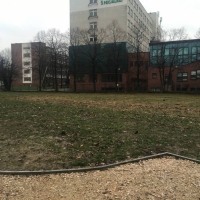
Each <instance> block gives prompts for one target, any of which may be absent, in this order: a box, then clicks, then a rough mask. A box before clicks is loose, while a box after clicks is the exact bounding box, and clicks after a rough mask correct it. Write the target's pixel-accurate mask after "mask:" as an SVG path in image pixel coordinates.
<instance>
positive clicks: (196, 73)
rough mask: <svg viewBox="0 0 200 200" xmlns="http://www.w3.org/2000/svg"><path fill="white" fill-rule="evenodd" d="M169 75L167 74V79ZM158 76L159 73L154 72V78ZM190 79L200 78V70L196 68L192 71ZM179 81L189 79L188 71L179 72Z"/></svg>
mask: <svg viewBox="0 0 200 200" xmlns="http://www.w3.org/2000/svg"><path fill="white" fill-rule="evenodd" d="M167 77H168V75H166V80H167ZM156 78H157V73H152V79H156ZM190 79H191V80H196V79H200V70H194V71H191V72H190ZM177 81H178V82H184V81H188V73H187V72H178V73H177Z"/></svg>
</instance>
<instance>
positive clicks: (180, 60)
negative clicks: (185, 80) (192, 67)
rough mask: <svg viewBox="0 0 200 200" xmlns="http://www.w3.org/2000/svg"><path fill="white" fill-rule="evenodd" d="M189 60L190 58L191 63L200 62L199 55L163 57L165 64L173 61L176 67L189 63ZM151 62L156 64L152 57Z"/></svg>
mask: <svg viewBox="0 0 200 200" xmlns="http://www.w3.org/2000/svg"><path fill="white" fill-rule="evenodd" d="M190 58H191V62H196V61H200V54H197V55H191V56H189V55H180V56H168V57H165V61H166V62H171V61H173V62H174V63H177V65H178V64H179V65H181V64H184V63H185V64H187V63H189V62H190ZM152 62H157V57H152ZM152 64H153V63H152Z"/></svg>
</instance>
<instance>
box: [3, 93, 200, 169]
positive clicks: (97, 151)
mask: <svg viewBox="0 0 200 200" xmlns="http://www.w3.org/2000/svg"><path fill="white" fill-rule="evenodd" d="M166 151H168V152H171V153H176V154H180V155H184V156H188V157H192V158H195V159H200V96H199V95H187V94H69V93H58V94H56V93H37V92H36V93H23V92H21V93H6V92H0V170H41V169H62V168H74V167H84V166H96V165H104V164H109V163H114V162H116V161H122V160H126V159H130V158H137V157H140V156H146V155H151V154H155V153H161V152H166Z"/></svg>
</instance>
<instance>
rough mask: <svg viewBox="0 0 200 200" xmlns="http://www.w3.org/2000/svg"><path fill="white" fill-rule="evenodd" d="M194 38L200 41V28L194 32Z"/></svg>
mask: <svg viewBox="0 0 200 200" xmlns="http://www.w3.org/2000/svg"><path fill="white" fill-rule="evenodd" d="M195 38H197V39H200V28H199V30H198V31H197V32H196V35H195Z"/></svg>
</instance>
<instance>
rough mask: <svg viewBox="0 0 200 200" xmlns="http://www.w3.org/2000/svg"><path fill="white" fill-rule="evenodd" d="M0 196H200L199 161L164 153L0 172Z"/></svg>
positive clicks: (185, 199)
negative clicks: (67, 168)
mask: <svg viewBox="0 0 200 200" xmlns="http://www.w3.org/2000/svg"><path fill="white" fill-rule="evenodd" d="M0 199H5V200H6V199H14V200H18V199H20V200H23V199H24V200H25V199H27V200H31V199H42V200H45V199H66V200H79V199H81V200H90V199H91V200H93V199H99V200H100V199H108V200H112V199H119V200H123V199H130V200H147V199H151V200H200V165H199V164H196V163H193V162H190V161H185V160H176V159H174V158H171V157H166V158H160V159H150V160H147V161H142V162H139V163H133V164H126V165H121V166H118V167H115V168H111V169H108V170H104V171H93V172H87V173H71V174H56V175H42V176H0Z"/></svg>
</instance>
